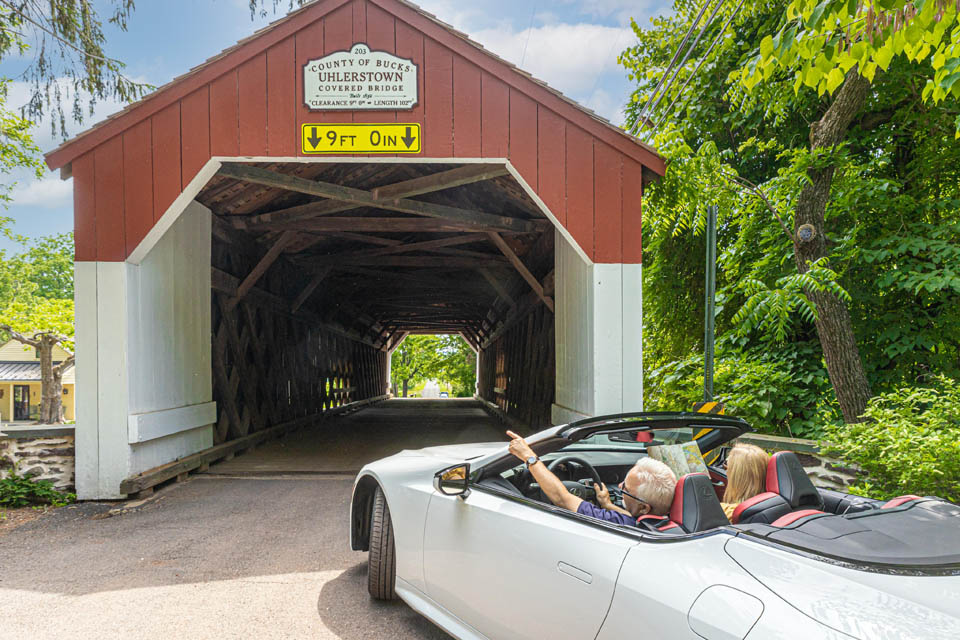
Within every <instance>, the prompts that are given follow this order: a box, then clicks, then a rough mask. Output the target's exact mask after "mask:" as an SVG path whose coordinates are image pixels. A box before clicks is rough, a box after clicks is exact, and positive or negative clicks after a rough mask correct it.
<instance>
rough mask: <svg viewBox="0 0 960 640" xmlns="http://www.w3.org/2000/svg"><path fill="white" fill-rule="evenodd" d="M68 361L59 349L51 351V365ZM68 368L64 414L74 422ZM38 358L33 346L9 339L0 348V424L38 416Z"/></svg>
mask: <svg viewBox="0 0 960 640" xmlns="http://www.w3.org/2000/svg"><path fill="white" fill-rule="evenodd" d="M66 358H67V352H66V351H64V350H63V349H61V348H60V347H59V346H55V347H54V348H53V362H54V364H56V363H58V362H62V361H63V360H64V359H66ZM75 370H76V368H75V367H73V366H71V367H68V368H67V370H66V371H64V373H63V415H64V418H65V419H66V420H67V421H68V422H70V421H73V420H75V417H74V416H75V414H74V403H75V398H76V393H75V389H74V383H75V379H74V372H75ZM40 402H41V394H40V358H38V357H37V351H36V349H34V348H33V347H28V346H26V345H23V344H20V343H19V342H17V341H16V340H10V341H9V342H7V343H6V344H4V345H3V346H0V421H2V422H16V421H34V420H37V419H38V418H39V416H40Z"/></svg>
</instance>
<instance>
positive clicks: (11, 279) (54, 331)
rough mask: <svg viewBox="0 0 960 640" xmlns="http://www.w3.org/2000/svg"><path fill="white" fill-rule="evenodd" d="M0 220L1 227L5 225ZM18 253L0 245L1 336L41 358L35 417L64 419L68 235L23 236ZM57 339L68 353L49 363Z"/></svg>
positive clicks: (69, 320)
mask: <svg viewBox="0 0 960 640" xmlns="http://www.w3.org/2000/svg"><path fill="white" fill-rule="evenodd" d="M5 225H6V223H5V222H4V221H2V220H0V229H2V230H6V226H5ZM8 237H13V238H14V239H17V240H18V241H19V242H21V243H22V244H23V247H24V250H23V251H22V252H21V253H18V254H16V255H13V256H11V257H7V256H6V255H5V253H4V252H2V251H0V339H3V340H4V341H6V340H9V339H13V340H16V341H17V342H20V343H21V344H23V345H25V346H29V347H33V348H35V349H36V350H37V355H38V356H39V358H40V376H41V395H42V400H41V404H40V421H41V422H43V423H47V424H52V423H59V422H63V405H62V397H63V373H64V371H65V370H66V369H68V368H69V367H70V366H72V365H73V363H74V357H73V336H74V328H73V327H74V317H73V235H72V234H69V233H67V234H60V235H54V236H49V237H45V238H39V239H37V240H33V241H27V240H25V239H23V238H15V237H14V236H11V235H9V234H8ZM57 345H59V346H60V347H61V348H63V349H64V350H65V351H66V352H67V353H68V354H69V357H68V358H67V359H66V360H64V361H62V362H60V363H54V361H53V350H54V347H55V346H57Z"/></svg>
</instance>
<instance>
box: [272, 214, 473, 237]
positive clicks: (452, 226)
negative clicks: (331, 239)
mask: <svg viewBox="0 0 960 640" xmlns="http://www.w3.org/2000/svg"><path fill="white" fill-rule="evenodd" d="M267 228H269V229H277V230H280V229H290V230H297V231H313V232H316V233H326V232H328V231H340V232H343V231H347V232H353V233H443V232H459V231H475V229H474V228H473V227H470V226H468V225H465V224H460V223H457V222H450V221H448V220H437V219H429V218H362V217H356V218H346V217H340V216H337V217H331V218H314V219H312V220H304V221H302V222H277V223H271V224H270V225H268V227H267Z"/></svg>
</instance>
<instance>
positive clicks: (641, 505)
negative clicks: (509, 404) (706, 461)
mask: <svg viewBox="0 0 960 640" xmlns="http://www.w3.org/2000/svg"><path fill="white" fill-rule="evenodd" d="M507 435H508V436H509V437H510V438H511V440H510V453H512V454H513V455H514V456H516V457H517V458H519V459H520V460H522V461H523V462H525V463H526V465H527V468H528V469H529V470H530V473H531V475H533V477H534V479H535V480H536V481H537V483H538V484H539V485H540V489H541V490H542V491H543V493H544V494H546V496H547V498H549V499H550V502H552V503H553V504H555V505H556V506H558V507H563V508H564V509H569V510H570V511H575V512H577V513H579V514H581V515H585V516H591V517H593V518H597V519H599V520H606V521H607V522H613V523H615V524H622V525H631V526H635V525H636V524H637V518H639V517H640V516H643V515H647V514H652V515H658V516H663V515H666V514H667V513H668V512H669V511H670V505H671V504H672V503H673V490H674V488H676V486H677V476H676V475H675V474H674V473H673V471H672V470H671V469H670V467H668V466H667V465H665V464H664V463H662V462H660V461H659V460H654V459H653V458H649V457H646V456H644V457H642V458H640V459H639V460H638V461H637V463H636V464H635V465H633V467H632V468H631V469H630V471H628V472H627V477H626V478H625V479H624V481H623V484H622V485H621V488H622V492H623V506H624V508H623V509H621V508H620V507H618V506H616V505H614V504H613V502H611V500H610V492H609V491H607V488H606V487H605V486H604V485H603V483H600V484H599V485H596V484H595V485H594V490H595V491H596V494H597V502H598V503H599V504H600V506H599V507H597V506H595V505H593V504H591V503H589V502H587V501H586V500H583V499H582V498H578V497H577V496H575V495H573V494H571V493H570V492H569V491H567V488H566V487H565V486H564V485H563V482H562V481H561V480H560V478H558V477H557V476H556V475H554V474H553V472H552V471H550V470H549V469H547V465H545V464H543V462H542V461H541V460H540V458H538V457H537V454H535V453H534V452H533V449H531V448H530V445H528V444H527V442H526V441H525V440H524V439H523V438H521V437H520V436H519V435H517V434H516V433H514V432H513V431H507Z"/></svg>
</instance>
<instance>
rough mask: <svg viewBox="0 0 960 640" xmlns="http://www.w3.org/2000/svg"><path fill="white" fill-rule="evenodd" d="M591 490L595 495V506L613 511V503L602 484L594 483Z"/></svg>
mask: <svg viewBox="0 0 960 640" xmlns="http://www.w3.org/2000/svg"><path fill="white" fill-rule="evenodd" d="M593 490H594V492H595V493H596V494H597V504H598V505H600V506H601V507H603V508H604V509H613V507H614V504H613V501H612V500H610V492H609V491H607V487H606V485H604V484H603V483H602V482H594V483H593Z"/></svg>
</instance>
